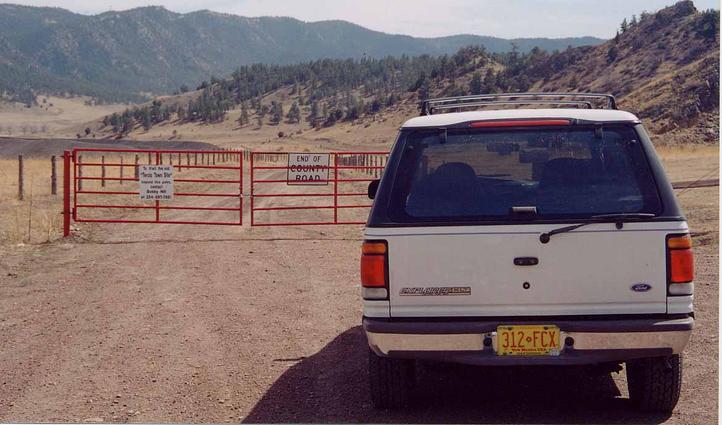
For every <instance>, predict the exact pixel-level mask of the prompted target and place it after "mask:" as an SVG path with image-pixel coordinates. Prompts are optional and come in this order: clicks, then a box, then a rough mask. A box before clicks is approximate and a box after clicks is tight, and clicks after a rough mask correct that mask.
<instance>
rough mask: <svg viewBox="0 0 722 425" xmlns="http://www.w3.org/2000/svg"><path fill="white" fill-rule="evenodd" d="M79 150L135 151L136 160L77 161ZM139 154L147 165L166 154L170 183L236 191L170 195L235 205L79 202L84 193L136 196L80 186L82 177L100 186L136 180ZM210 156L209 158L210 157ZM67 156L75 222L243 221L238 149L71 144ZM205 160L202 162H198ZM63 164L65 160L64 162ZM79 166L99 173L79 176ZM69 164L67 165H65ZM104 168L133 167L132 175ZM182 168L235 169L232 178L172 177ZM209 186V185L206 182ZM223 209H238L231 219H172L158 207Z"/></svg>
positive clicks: (194, 222) (237, 223) (98, 152)
mask: <svg viewBox="0 0 722 425" xmlns="http://www.w3.org/2000/svg"><path fill="white" fill-rule="evenodd" d="M83 154H86V155H88V154H94V155H98V154H119V155H122V154H136V162H135V163H128V162H124V161H123V160H122V157H121V161H120V162H105V157H104V156H103V157H102V159H103V161H100V162H97V161H90V162H82V163H80V161H79V157H80V156H81V155H83ZM174 154H177V160H176V163H173V155H174ZM182 154H185V157H186V164H185V165H184V164H182V157H181V155H182ZM140 155H143V156H145V155H148V158H149V161H148V162H149V163H150V162H152V164H150V165H162V164H163V157H164V156H165V155H167V156H168V159H169V163H168V164H166V165H171V166H172V167H173V171H174V179H173V182H174V185H175V183H199V184H205V185H231V184H232V185H234V186H236V188H237V191H236V192H222V193H218V192H198V191H182V192H175V193H174V194H173V196H174V197H175V196H178V197H183V198H189V197H190V198H195V197H198V198H204V197H216V198H231V199H235V200H237V206H236V205H234V206H204V205H162V204H161V201H154V204H153V205H137V204H135V205H133V204H128V203H120V204H115V203H113V204H104V203H100V202H97V201H96V202H79V198H80V197H81V196H85V195H103V196H139V195H140V191H139V190H138V191H135V190H130V191H126V190H117V189H115V190H92V189H90V190H88V189H86V190H83V189H82V188H81V185H82V182H83V181H89V182H94V181H95V182H97V181H100V182H101V186H102V187H105V183H106V182H117V183H118V184H119V185H122V184H123V182H138V181H139V178H138V173H137V170H138V168H139V167H140V166H141V165H147V164H141V163H140V162H138V159H139V156H140ZM191 155H193V156H194V164H193V165H191V164H190V161H191V160H190V158H191ZM199 155H200V156H201V164H200V165H198V163H197V161H198V156H199ZM211 158H212V160H211ZM70 160H72V163H73V166H72V167H73V174H72V179H73V186H72V187H73V208H72V218H73V220H74V221H76V222H91V223H149V224H150V223H158V224H206V225H235V226H241V225H243V194H242V193H243V154H242V152H240V151H230V150H147V149H102V148H75V149H73V151H72V155H71V156H70ZM216 160H219V161H223V162H225V161H233V162H235V163H236V164H237V165H235V164H234V165H232V166H230V165H215V163H216ZM203 161H206V164H205V165H204V164H202V162H203ZM66 166H67V164H66ZM80 167H82V168H83V169H84V170H85V171H87V170H92V169H94V168H95V169H97V168H98V167H100V168H101V170H102V171H101V176H88V175H87V173H86V176H83V175H82V174H81V173H80ZM68 168H69V167H68ZM106 168H119V169H121V170H122V169H128V168H130V169H133V170H135V171H136V172H135V173H134V175H135V176H134V177H132V178H131V177H122V173H121V176H120V177H108V176H106V175H105V169H106ZM183 170H185V171H186V172H188V171H191V170H210V171H226V172H229V171H237V174H235V176H237V177H234V178H230V177H224V178H175V175H176V171H177V172H182V171H183ZM208 187H210V186H208ZM81 209H110V210H155V219H154V220H150V219H128V218H89V217H82V216H80V214H79V210H81ZM170 210H177V211H226V212H234V211H237V212H238V219H237V220H233V221H230V220H229V221H218V220H202V219H198V220H173V219H162V218H161V211H170Z"/></svg>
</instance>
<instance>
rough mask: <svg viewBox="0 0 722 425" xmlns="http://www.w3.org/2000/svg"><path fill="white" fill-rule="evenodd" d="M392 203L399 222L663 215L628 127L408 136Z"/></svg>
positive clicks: (433, 133)
mask: <svg viewBox="0 0 722 425" xmlns="http://www.w3.org/2000/svg"><path fill="white" fill-rule="evenodd" d="M391 198H392V199H391V213H392V216H396V217H393V219H394V220H398V221H418V220H419V219H421V220H422V221H429V220H440V221H457V220H470V219H473V220H499V219H505V218H525V219H529V218H531V217H530V216H529V215H528V214H525V215H524V216H523V217H520V214H516V213H514V212H513V207H535V208H536V214H535V215H534V216H533V217H534V218H537V219H539V218H583V217H589V216H592V215H597V214H614V213H652V214H658V213H659V212H660V209H661V204H660V200H659V196H658V193H657V188H656V185H655V182H654V179H653V177H652V173H651V171H650V167H649V164H648V162H647V159H646V157H645V155H644V151H643V149H642V146H641V143H640V142H639V140H638V136H637V134H636V132H635V130H634V129H633V128H632V127H629V126H610V127H605V128H604V129H600V128H597V129H595V128H592V127H568V128H566V127H565V128H560V127H554V128H543V129H540V128H536V129H529V128H528V129H513V130H510V129H503V130H502V129H483V130H477V129H474V130H451V129H449V130H448V131H447V133H446V136H445V137H442V133H441V132H440V131H439V130H435V131H416V132H410V133H409V134H408V135H407V137H406V140H405V142H404V151H403V153H402V156H401V159H400V164H399V167H398V170H397V174H396V182H395V184H394V188H393V192H392V196H391ZM518 210H521V209H520V208H518V209H517V211H518ZM525 210H527V211H528V210H529V208H526V209H525Z"/></svg>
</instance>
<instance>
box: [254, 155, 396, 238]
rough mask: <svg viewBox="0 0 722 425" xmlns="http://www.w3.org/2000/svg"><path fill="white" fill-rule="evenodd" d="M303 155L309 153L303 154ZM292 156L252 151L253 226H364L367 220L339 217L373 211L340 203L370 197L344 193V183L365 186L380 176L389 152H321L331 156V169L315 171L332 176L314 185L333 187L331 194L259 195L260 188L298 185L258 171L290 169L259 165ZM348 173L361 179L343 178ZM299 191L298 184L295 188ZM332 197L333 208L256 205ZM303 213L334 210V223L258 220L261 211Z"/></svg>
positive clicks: (327, 167)
mask: <svg viewBox="0 0 722 425" xmlns="http://www.w3.org/2000/svg"><path fill="white" fill-rule="evenodd" d="M304 154H306V153H305V152H304ZM308 154H309V155H314V154H318V153H308ZM288 155H289V153H287V152H284V153H279V152H251V155H250V160H249V162H250V176H251V182H250V214H251V226H289V225H296V226H305V225H333V224H364V223H365V220H343V219H340V218H339V211H343V210H349V209H359V208H370V207H371V205H370V204H367V203H364V204H340V203H339V199H341V198H343V199H348V198H352V197H362V196H363V197H365V196H367V192H366V191H358V190H356V191H354V190H353V189H351V190H349V191H344V184H348V183H362V182H371V181H373V180H376V178H378V177H379V175H380V171H381V170H383V169H384V167H385V161H386V157H387V155H388V152H330V153H322V154H321V155H330V158H332V161H329V162H330V164H329V165H328V166H316V169H328V170H329V171H330V172H331V173H330V174H331V176H329V178H328V179H318V180H314V181H313V183H314V185H318V184H323V183H326V184H329V183H330V184H332V188H331V189H332V192H331V193H328V192H320V191H318V189H316V190H311V191H310V192H308V193H267V192H264V193H258V187H257V185H263V186H266V185H268V186H272V185H274V184H275V185H278V184H284V183H285V184H286V185H290V184H291V183H297V182H296V181H293V180H289V179H288V176H287V177H286V178H285V179H281V178H259V177H258V171H260V170H289V169H291V166H289V165H288V164H286V165H258V164H259V160H260V161H263V162H264V163H277V162H279V159H281V158H283V157H284V156H285V157H286V158H288ZM345 170H350V171H356V172H358V173H361V175H362V177H358V176H352V177H344V176H343V175H341V174H342V173H343V172H344V171H345ZM358 173H357V174H358ZM293 186H294V187H296V188H298V187H299V186H298V185H293ZM303 197H306V198H314V197H320V198H330V199H331V200H332V204H331V205H274V204H271V205H269V206H260V207H259V206H257V203H256V198H261V199H269V198H270V199H273V198H278V199H279V200H282V199H289V198H290V199H296V198H303ZM304 210H332V211H333V219H332V220H327V221H323V220H319V221H311V220H279V221H265V222H259V221H258V220H257V218H256V213H257V212H262V211H304Z"/></svg>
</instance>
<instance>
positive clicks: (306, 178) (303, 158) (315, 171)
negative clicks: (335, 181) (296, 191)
mask: <svg viewBox="0 0 722 425" xmlns="http://www.w3.org/2000/svg"><path fill="white" fill-rule="evenodd" d="M330 157H331V155H330V154H327V153H325V154H322V153H289V154H288V176H287V183H288V184H289V185H310V186H316V185H327V184H328V176H329V172H328V170H329V162H330Z"/></svg>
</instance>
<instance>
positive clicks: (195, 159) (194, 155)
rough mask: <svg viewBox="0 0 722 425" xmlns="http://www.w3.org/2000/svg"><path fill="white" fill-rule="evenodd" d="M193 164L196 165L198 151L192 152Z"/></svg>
mask: <svg viewBox="0 0 722 425" xmlns="http://www.w3.org/2000/svg"><path fill="white" fill-rule="evenodd" d="M193 165H198V152H195V153H193Z"/></svg>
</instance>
